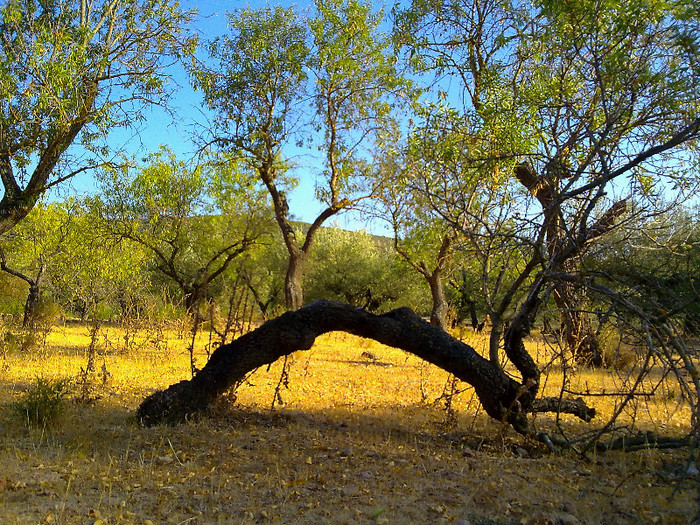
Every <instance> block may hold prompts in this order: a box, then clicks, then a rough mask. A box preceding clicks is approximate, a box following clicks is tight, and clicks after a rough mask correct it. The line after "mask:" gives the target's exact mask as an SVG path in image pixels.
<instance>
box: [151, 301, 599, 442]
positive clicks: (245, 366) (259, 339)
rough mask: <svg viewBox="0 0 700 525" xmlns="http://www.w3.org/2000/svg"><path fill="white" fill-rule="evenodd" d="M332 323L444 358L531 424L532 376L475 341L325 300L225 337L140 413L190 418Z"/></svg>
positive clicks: (497, 410)
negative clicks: (519, 373)
mask: <svg viewBox="0 0 700 525" xmlns="http://www.w3.org/2000/svg"><path fill="white" fill-rule="evenodd" d="M332 331H342V332H348V333H351V334H355V335H358V336H361V337H366V338H370V339H374V340H376V341H378V342H380V343H383V344H385V345H387V346H392V347H395V348H400V349H402V350H405V351H407V352H410V353H412V354H414V355H416V356H418V357H420V358H422V359H425V360H426V361H428V362H430V363H432V364H434V365H436V366H439V367H440V368H442V369H444V370H446V371H448V372H450V373H452V374H454V375H455V376H456V377H457V378H459V379H461V380H462V381H464V382H466V383H469V384H470V385H472V386H473V387H474V390H475V391H476V394H477V396H478V397H479V400H480V401H481V403H482V405H483V407H484V409H485V410H486V413H487V414H488V415H489V416H491V417H493V418H495V419H497V420H500V421H506V422H508V423H510V424H511V425H513V427H514V428H515V429H516V430H518V431H519V432H527V420H526V417H525V416H526V414H527V413H528V412H529V411H530V408H531V404H532V385H531V384H530V383H529V382H526V384H525V385H523V384H521V383H519V382H517V381H515V380H514V379H513V378H511V377H510V376H509V375H507V374H506V373H505V372H504V371H503V370H502V369H501V368H500V367H498V366H497V365H495V364H493V363H491V362H490V361H489V360H487V359H484V358H483V357H481V356H480V355H479V354H478V353H477V352H476V351H475V350H474V349H473V348H472V347H470V346H469V345H466V344H464V343H462V342H461V341H458V340H456V339H454V338H453V337H451V336H450V335H449V334H447V333H446V332H445V331H444V330H442V329H440V328H438V327H436V326H433V325H431V324H429V323H427V322H425V321H423V320H422V319H421V318H420V317H419V316H417V315H416V314H415V313H414V312H413V311H412V310H410V309H409V308H399V309H397V310H393V311H391V312H388V313H386V314H383V315H374V314H372V313H370V312H367V311H365V310H362V309H357V308H354V307H352V306H349V305H345V304H340V303H335V302H330V301H325V300H321V301H316V302H314V303H311V304H310V305H308V306H305V307H304V308H301V309H299V310H296V311H293V312H287V313H285V314H283V315H281V316H280V317H277V318H275V319H272V320H270V321H267V322H266V323H265V324H263V325H262V326H260V327H259V328H258V329H256V330H254V331H252V332H250V333H248V334H245V335H243V336H241V337H239V338H238V339H236V340H235V341H233V342H231V343H229V344H226V345H222V346H221V347H219V348H218V349H216V351H214V353H213V354H212V356H211V358H210V359H209V362H208V363H207V364H206V366H204V368H202V370H200V371H199V372H197V374H196V375H195V376H194V377H193V378H192V379H191V380H189V381H181V382H179V383H176V384H174V385H172V386H170V387H169V388H167V389H166V390H161V391H158V392H155V393H153V394H152V395H150V396H149V397H147V398H146V399H145V400H144V401H143V402H142V403H141V406H140V407H139V408H138V412H137V415H138V418H139V420H140V421H141V422H142V423H143V424H144V425H155V424H159V423H171V424H173V423H180V422H183V421H185V420H186V419H187V418H188V417H190V416H192V415H195V414H196V413H198V412H201V411H202V410H204V409H206V408H207V407H208V406H209V405H210V404H211V402H212V401H214V399H215V398H216V397H217V396H219V395H220V394H222V393H224V392H225V391H226V390H227V389H228V388H230V387H231V386H233V385H235V384H236V383H238V382H240V381H242V380H243V379H244V378H245V377H246V376H247V375H248V374H249V373H250V372H251V371H253V370H255V369H257V368H259V367H261V366H264V365H268V364H270V363H273V362H274V361H276V360H277V359H279V358H280V357H282V356H285V355H288V354H291V353H292V352H295V351H297V350H308V349H309V348H311V346H312V345H313V343H314V341H315V339H316V337H318V336H319V335H321V334H324V333H327V332H332ZM540 408H541V407H540ZM578 408H579V409H580V407H578ZM590 413H591V412H590V411H589V412H588V414H590Z"/></svg>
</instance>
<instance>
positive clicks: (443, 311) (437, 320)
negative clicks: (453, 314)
mask: <svg viewBox="0 0 700 525" xmlns="http://www.w3.org/2000/svg"><path fill="white" fill-rule="evenodd" d="M427 280H428V284H429V285H430V295H431V297H432V299H433V309H432V311H431V312H430V323H431V324H432V325H433V326H439V327H440V328H442V329H443V330H447V329H448V326H447V313H448V311H449V305H448V303H447V299H446V298H445V287H444V286H443V283H442V271H441V269H440V268H436V269H435V270H434V271H433V273H432V274H431V275H430V277H428V278H427Z"/></svg>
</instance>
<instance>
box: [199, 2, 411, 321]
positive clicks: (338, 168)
mask: <svg viewBox="0 0 700 525" xmlns="http://www.w3.org/2000/svg"><path fill="white" fill-rule="evenodd" d="M381 19H382V18H381V13H379V14H375V13H373V12H372V11H371V9H370V7H369V5H365V4H362V3H360V2H358V1H357V0H318V1H317V2H316V3H315V14H314V15H313V16H311V17H310V18H308V19H304V18H302V17H301V16H300V15H299V14H298V13H296V12H295V10H294V9H282V8H280V7H275V8H269V7H268V8H263V9H259V10H255V11H249V10H245V11H242V12H237V13H233V14H231V15H230V28H231V33H230V34H229V35H227V36H224V37H221V38H219V39H217V40H215V41H214V42H212V43H211V44H210V45H209V48H208V50H209V54H210V64H209V65H195V66H194V67H193V68H192V75H193V82H194V85H195V87H196V88H198V89H201V90H202V91H203V93H204V98H205V101H206V104H207V106H208V107H209V108H210V109H211V110H212V111H213V112H214V115H215V117H214V123H213V124H214V125H213V129H212V132H213V136H212V137H211V138H210V140H211V141H212V142H213V143H215V144H217V145H218V146H219V147H221V148H222V149H224V150H226V151H229V152H230V154H231V155H235V156H237V157H239V158H241V159H243V160H244V161H245V162H246V163H247V165H248V166H250V168H251V169H253V170H255V171H256V172H257V174H258V175H259V177H260V180H261V181H262V183H263V184H264V186H265V188H266V189H267V191H268V193H269V195H270V198H271V200H272V204H273V209H274V217H275V220H276V222H277V225H278V226H279V229H280V232H281V233H282V238H283V240H284V244H285V247H286V249H287V252H288V254H289V262H288V265H287V271H286V278H285V302H286V306H287V308H288V309H297V308H299V307H300V306H301V305H302V304H303V290H302V276H303V274H304V268H305V263H306V260H307V258H308V254H309V251H310V250H311V247H312V245H313V243H314V241H315V238H316V235H317V232H318V231H319V228H321V226H322V225H323V224H324V223H325V222H326V221H327V220H328V219H329V218H331V217H333V216H334V215H336V214H338V213H340V212H341V211H343V210H348V209H350V208H352V207H354V206H356V205H357V204H358V202H360V200H361V199H362V198H363V197H366V196H367V195H368V194H370V193H371V192H372V188H371V187H368V181H369V180H371V179H370V178H368V177H366V175H367V174H368V171H369V168H368V163H369V159H371V154H372V150H373V147H374V145H375V144H376V143H377V141H379V140H381V137H382V134H383V132H384V130H385V129H386V128H387V127H388V126H390V125H391V124H390V123H391V120H390V110H391V102H392V100H393V99H394V97H395V95H396V94H397V92H398V91H400V90H401V89H402V85H403V82H402V80H401V79H400V77H399V76H398V74H397V72H396V70H395V67H394V63H395V60H394V58H393V57H392V55H391V53H390V49H389V42H388V39H387V38H385V37H384V36H383V35H382V33H381V32H380V30H379V25H380V22H381ZM319 137H320V138H319ZM297 146H308V148H307V149H306V150H305V151H306V152H307V153H308V154H310V155H313V154H314V151H315V150H316V151H318V155H317V158H316V159H315V161H314V162H307V163H306V164H307V165H310V166H314V165H315V166H317V167H313V168H302V167H297V170H296V171H294V170H292V167H293V164H294V160H293V154H294V152H295V151H296V152H298V151H299V150H298V149H296V148H297ZM300 171H302V172H307V171H310V172H309V173H304V175H305V176H311V177H315V179H316V193H317V197H318V199H319V201H320V202H321V211H320V213H319V214H318V215H317V216H316V218H315V219H313V220H312V222H311V226H310V228H308V229H307V230H306V231H305V232H304V234H303V235H300V234H299V232H298V231H297V230H295V228H294V226H293V224H292V215H291V213H290V210H289V204H288V202H287V193H288V191H289V189H290V188H292V187H293V186H294V184H295V182H296V180H297V179H295V175H297V174H298V173H299V172H300ZM370 186H371V185H370Z"/></svg>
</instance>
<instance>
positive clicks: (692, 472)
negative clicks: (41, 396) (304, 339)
mask: <svg viewBox="0 0 700 525" xmlns="http://www.w3.org/2000/svg"><path fill="white" fill-rule="evenodd" d="M74 336H75V334H71V333H64V334H62V335H61V336H60V337H62V339H60V341H58V342H56V343H55V345H56V347H55V348H54V349H53V350H48V351H46V350H45V351H44V353H43V354H41V355H39V354H37V356H35V357H34V358H28V357H27V356H16V355H9V356H8V355H6V356H5V358H4V360H3V372H2V375H0V402H2V404H4V405H6V404H7V403H8V402H10V401H11V400H12V399H16V398H18V397H19V396H21V393H22V391H23V390H24V389H26V388H27V387H28V386H29V385H31V383H32V380H33V377H35V376H37V375H41V376H42V377H46V376H47V375H52V377H64V376H69V375H75V373H77V371H79V370H80V366H81V363H82V362H83V361H82V360H83V354H82V353H81V351H80V348H82V345H83V343H82V342H80V341H78V342H75V343H70V344H69V343H66V341H67V340H71V341H72V340H73V339H71V337H74ZM56 337H58V335H57V336H56ZM107 337H110V336H109V334H106V338H107ZM115 337H116V336H115ZM75 338H76V340H77V338H78V337H77V336H75ZM105 340H106V339H105ZM71 345H72V346H71ZM178 348H179V343H178V342H177V341H174V342H173V343H172V344H171V345H170V346H168V345H166V347H165V348H162V347H161V349H160V350H159V353H158V354H157V355H156V354H150V355H147V354H146V353H141V354H139V355H137V356H134V355H124V353H119V352H115V353H114V355H112V354H110V353H109V352H105V355H104V359H103V364H104V366H105V370H107V371H108V372H109V380H108V382H107V384H105V385H104V386H103V387H102V389H101V391H100V392H101V393H100V395H99V396H98V397H99V399H96V400H95V401H94V403H92V404H78V403H76V402H73V401H70V400H69V401H68V402H67V407H66V411H65V414H64V415H63V416H62V417H61V419H60V420H59V421H58V422H57V423H56V424H55V425H54V426H53V427H52V428H45V429H31V430H27V429H26V428H24V427H23V426H22V425H21V424H19V423H18V422H17V421H16V420H13V419H11V418H10V417H9V416H8V415H7V414H6V413H5V414H3V416H2V418H0V427H1V428H0V436H2V437H0V523H2V524H40V523H42V524H48V523H55V524H91V525H105V524H127V523H131V524H142V525H147V524H160V523H163V524H166V523H167V524H210V523H212V524H214V523H226V524H239V523H240V524H247V523H275V524H282V523H285V524H322V523H329V524H343V523H348V524H351V523H352V524H356V523H384V524H390V523H391V524H394V523H395V524H406V523H416V524H440V523H445V524H449V523H451V524H456V525H466V524H467V523H469V524H471V525H477V524H530V525H535V524H543V525H544V524H565V525H571V524H590V525H594V524H610V525H613V524H615V525H624V524H630V525H632V524H647V523H648V524H688V523H691V522H692V520H693V519H694V517H695V515H696V511H697V508H698V507H697V496H698V477H697V470H696V469H695V466H694V465H693V464H690V463H689V461H688V450H687V449H686V450H668V451H659V450H644V451H638V452H632V453H629V452H628V453H624V452H611V453H604V454H603V453H600V454H593V455H592V456H590V457H589V458H588V460H587V461H585V460H582V459H581V458H580V457H578V456H577V455H575V454H573V453H564V454H552V453H550V452H549V451H548V450H547V449H546V448H545V447H543V446H542V445H541V444H539V443H534V442H528V441H526V440H524V439H523V438H522V437H520V436H518V435H516V434H515V433H513V432H512V431H511V430H508V429H506V428H503V427H502V426H501V425H499V424H498V423H496V422H493V421H491V420H489V419H488V418H486V417H484V416H483V415H481V414H480V413H479V412H478V407H477V406H476V405H475V402H474V400H473V395H472V394H471V393H470V391H469V390H468V389H467V390H465V391H464V392H463V393H462V394H460V396H461V401H460V400H457V401H456V402H454V404H455V406H457V407H458V408H457V409H456V412H455V413H454V414H451V415H450V417H449V418H448V417H447V415H448V413H447V412H446V410H445V409H444V403H443V401H444V399H442V398H441V397H440V394H441V392H442V390H444V387H445V377H444V376H443V375H441V371H439V370H437V369H432V368H426V367H425V366H423V365H419V364H418V363H415V362H413V361H412V360H411V359H408V358H407V357H406V356H405V354H402V353H399V352H398V351H395V350H392V349H386V348H381V347H378V346H374V345H373V344H372V343H369V342H367V341H364V340H362V341H358V340H356V339H354V338H349V336H340V337H337V336H331V337H329V338H326V339H324V340H323V341H319V342H318V343H317V345H316V346H315V347H314V348H313V349H312V350H311V351H310V352H306V353H301V354H299V355H298V356H295V358H294V359H293V361H294V362H293V363H292V364H291V367H290V368H289V371H290V373H289V387H288V388H284V389H282V390H281V391H280V394H281V397H282V400H283V401H284V404H283V405H281V406H280V405H278V406H277V407H276V408H275V409H274V410H270V405H271V402H272V399H273V398H274V390H275V387H276V386H277V385H278V383H279V378H280V370H281V367H282V365H281V364H279V363H278V364H276V365H274V366H273V367H271V369H270V370H269V371H265V370H263V371H261V372H260V373H258V374H255V375H254V376H252V377H251V379H250V381H249V384H248V385H245V386H244V387H243V388H242V389H241V391H239V393H238V397H237V399H236V403H235V404H232V403H231V402H230V401H231V400H222V401H221V402H220V403H218V404H217V406H216V407H215V408H214V409H213V410H212V411H211V412H210V413H209V414H208V415H207V417H205V418H203V419H200V420H198V421H193V422H190V423H188V424H185V425H181V426H178V427H155V428H143V427H141V426H140V425H138V423H137V421H136V420H135V418H134V412H135V409H136V407H137V406H138V404H139V402H140V401H141V400H142V399H143V398H144V397H145V396H146V395H147V394H148V393H150V392H152V391H153V390H154V389H156V388H163V387H164V386H167V385H168V384H170V383H172V382H174V381H177V380H178V379H181V378H186V377H187V372H186V370H187V356H185V355H183V354H182V352H181V351H180V350H178ZM367 353H369V354H370V355H371V356H372V357H375V359H370V360H368V359H367ZM363 354H364V356H363ZM202 359H203V358H202ZM676 416H677V414H676V413H675V412H674V414H673V418H676ZM673 418H672V419H673ZM673 420H674V421H675V419H673ZM545 424H546V422H545ZM570 424H571V425H575V424H577V423H573V422H571V423H570ZM669 424H672V423H669Z"/></svg>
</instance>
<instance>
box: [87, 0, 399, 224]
mask: <svg viewBox="0 0 700 525" xmlns="http://www.w3.org/2000/svg"><path fill="white" fill-rule="evenodd" d="M269 4H271V5H281V6H283V7H290V6H296V7H297V8H299V9H300V10H304V8H305V6H307V5H310V3H309V2H291V1H277V2H274V3H269V2H264V1H253V2H230V1H225V0H214V1H205V0H184V1H182V8H183V9H197V10H198V14H197V17H196V20H195V21H194V23H193V24H192V29H193V30H194V31H196V32H197V33H199V34H200V37H201V38H202V39H203V40H205V41H206V40H211V39H213V38H215V37H217V36H221V35H223V34H225V33H226V32H227V16H226V13H227V12H231V11H235V10H236V9H243V8H248V7H250V8H258V7H263V6H265V5H269ZM172 74H173V80H174V81H175V82H176V83H177V84H178V89H177V93H176V95H175V97H174V99H173V100H172V109H173V110H174V113H175V118H173V117H172V116H171V115H170V114H168V113H167V112H166V111H164V110H162V109H161V108H157V107H156V108H151V109H148V110H146V111H145V113H144V115H145V118H146V120H145V122H143V123H142V124H140V125H139V127H138V129H136V130H134V129H125V130H115V131H114V132H113V133H112V134H111V136H110V141H111V142H112V144H113V146H114V147H115V148H121V147H124V148H125V149H126V150H127V151H128V152H130V153H134V154H136V155H138V156H144V155H145V154H147V153H148V152H152V151H156V150H157V149H158V147H159V145H161V144H164V145H167V146H168V147H170V148H171V149H172V150H173V151H174V152H175V153H177V154H178V155H180V156H182V157H183V158H188V157H192V156H194V155H195V153H196V145H195V143H194V141H193V140H192V134H193V133H194V132H195V131H196V129H197V127H198V126H201V125H202V124H204V123H205V122H206V110H205V108H204V106H203V103H202V97H201V93H198V92H196V91H194V90H193V89H192V87H191V86H190V83H189V78H188V76H187V74H186V72H185V71H184V69H183V68H181V67H179V66H178V67H174V68H173V70H172ZM311 162H313V161H311ZM304 171H305V170H299V173H298V178H299V186H298V187H297V188H296V189H295V190H294V191H293V192H291V193H290V195H289V204H290V209H291V212H292V214H293V215H294V217H295V218H296V219H298V220H302V221H306V222H310V221H312V220H313V219H315V218H316V216H317V215H318V214H319V212H320V211H321V209H322V206H321V204H320V203H319V202H318V201H317V200H316V199H315V197H314V184H315V180H314V178H313V177H314V172H318V171H319V170H318V168H316V169H312V170H308V171H309V173H308V174H305V173H304ZM81 182H82V181H81ZM81 185H82V184H75V185H74V186H78V187H80V186H81ZM82 187H86V186H85V185H82ZM87 187H90V186H89V185H88V186H87ZM328 225H329V226H330V225H337V226H340V227H342V228H348V229H360V228H365V229H368V230H370V231H372V232H373V233H381V234H387V233H388V231H387V229H386V225H384V224H380V223H374V224H369V223H367V222H365V221H363V220H362V219H361V217H359V216H358V215H357V214H353V212H350V213H345V214H342V215H340V216H338V217H337V218H334V223H329V224H328Z"/></svg>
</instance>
